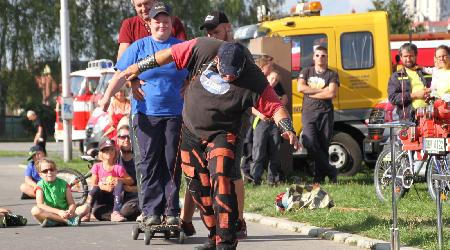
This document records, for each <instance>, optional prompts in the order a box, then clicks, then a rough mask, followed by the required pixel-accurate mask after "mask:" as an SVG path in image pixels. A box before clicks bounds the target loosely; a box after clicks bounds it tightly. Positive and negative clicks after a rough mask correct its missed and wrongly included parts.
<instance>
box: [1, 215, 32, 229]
mask: <svg viewBox="0 0 450 250" xmlns="http://www.w3.org/2000/svg"><path fill="white" fill-rule="evenodd" d="M4 220H5V223H6V225H5V226H8V227H10V226H25V225H26V224H27V219H26V218H24V217H23V216H22V215H17V214H12V213H7V214H6V215H5V218H4Z"/></svg>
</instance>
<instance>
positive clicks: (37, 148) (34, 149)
mask: <svg viewBox="0 0 450 250" xmlns="http://www.w3.org/2000/svg"><path fill="white" fill-rule="evenodd" d="M39 151H41V152H44V149H43V148H42V147H41V146H39V145H33V146H32V147H31V148H30V152H28V159H27V161H29V160H31V159H32V158H33V156H34V155H35V154H36V153H37V152H39Z"/></svg>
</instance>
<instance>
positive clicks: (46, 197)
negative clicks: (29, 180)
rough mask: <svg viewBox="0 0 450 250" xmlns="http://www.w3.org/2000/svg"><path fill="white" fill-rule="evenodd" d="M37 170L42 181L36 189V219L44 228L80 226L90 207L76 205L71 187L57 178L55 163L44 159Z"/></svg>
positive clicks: (33, 212)
mask: <svg viewBox="0 0 450 250" xmlns="http://www.w3.org/2000/svg"><path fill="white" fill-rule="evenodd" d="M36 168H37V170H38V171H39V175H40V176H41V178H42V179H41V180H40V181H39V182H38V183H37V187H36V206H34V207H33V208H32V209H31V214H32V215H33V216H34V218H36V220H38V221H39V222H40V223H41V226H42V227H49V226H56V225H58V224H66V225H69V226H78V225H80V218H81V217H82V216H83V215H85V214H87V213H88V211H89V206H88V205H87V204H86V205H83V206H80V207H77V206H76V205H75V202H74V200H73V197H72V192H71V191H70V186H69V185H68V184H67V182H65V181H64V180H62V179H60V178H58V177H56V172H57V170H56V164H55V162H54V161H52V160H50V159H46V158H44V159H42V160H40V161H39V162H38V163H37V164H36Z"/></svg>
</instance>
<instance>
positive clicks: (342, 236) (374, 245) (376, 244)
mask: <svg viewBox="0 0 450 250" xmlns="http://www.w3.org/2000/svg"><path fill="white" fill-rule="evenodd" d="M244 218H245V220H248V221H251V222H256V223H260V224H262V225H266V226H271V227H275V228H278V229H283V230H288V231H291V232H296V233H302V234H306V235H308V236H311V237H316V238H321V239H326V240H332V241H335V242H338V243H342V244H346V245H349V246H357V247H361V248H364V249H373V250H387V249H390V243H389V242H386V241H382V240H376V239H371V238H367V237H364V236H360V235H356V234H351V233H343V232H339V231H336V230H334V229H331V228H321V227H316V226H311V225H309V224H306V223H301V222H293V221H289V220H287V219H280V218H275V217H268V216H263V215H260V214H255V213H244ZM402 249H404V250H420V248H413V247H402Z"/></svg>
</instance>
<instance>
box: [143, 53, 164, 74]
mask: <svg viewBox="0 0 450 250" xmlns="http://www.w3.org/2000/svg"><path fill="white" fill-rule="evenodd" d="M137 65H138V68H139V73H142V72H144V71H146V70H149V69H153V68H156V67H159V66H160V65H159V64H158V62H157V61H156V58H155V55H151V56H147V57H146V58H144V59H142V60H141V61H139V62H138V63H137Z"/></svg>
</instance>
